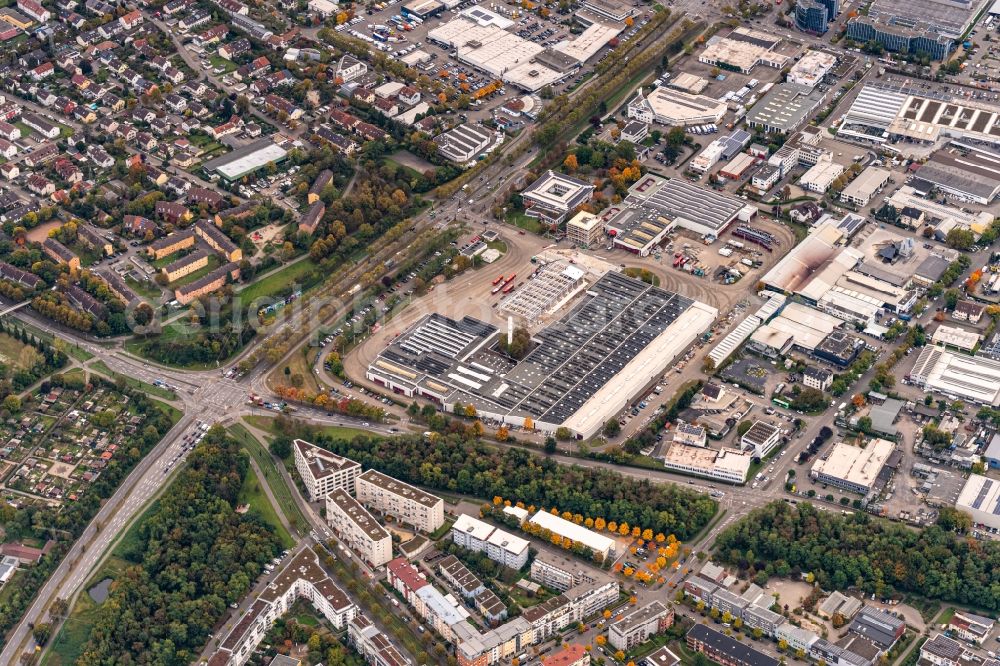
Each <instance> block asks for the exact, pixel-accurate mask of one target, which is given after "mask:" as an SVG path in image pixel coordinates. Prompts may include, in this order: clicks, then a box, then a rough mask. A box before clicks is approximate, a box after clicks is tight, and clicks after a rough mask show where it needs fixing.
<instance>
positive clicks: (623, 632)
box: [608, 600, 674, 651]
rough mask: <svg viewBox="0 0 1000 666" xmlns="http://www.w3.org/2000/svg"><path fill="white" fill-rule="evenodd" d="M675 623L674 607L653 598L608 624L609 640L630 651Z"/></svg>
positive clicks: (618, 647)
mask: <svg viewBox="0 0 1000 666" xmlns="http://www.w3.org/2000/svg"><path fill="white" fill-rule="evenodd" d="M673 623H674V610H673V608H667V607H666V606H665V605H663V603H662V602H661V601H658V600H653V601H651V602H649V603H648V604H646V605H645V606H643V607H642V608H639V609H636V610H633V611H632V612H631V613H627V614H625V615H623V616H622V617H621V618H619V619H617V620H615V621H614V622H612V623H611V624H610V625H608V642H609V643H610V644H611V646H612V647H613V648H615V649H616V650H624V651H628V650H631V649H632V648H634V647H636V646H637V645H640V644H642V643H645V642H646V641H648V640H649V639H650V637H651V636H653V635H655V634H659V633H661V632H664V631H666V630H667V629H669V628H670V625H672V624H673Z"/></svg>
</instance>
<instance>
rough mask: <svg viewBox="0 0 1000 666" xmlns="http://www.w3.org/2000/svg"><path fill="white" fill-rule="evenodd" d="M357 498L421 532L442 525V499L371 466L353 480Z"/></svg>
mask: <svg viewBox="0 0 1000 666" xmlns="http://www.w3.org/2000/svg"><path fill="white" fill-rule="evenodd" d="M355 488H356V495H357V498H358V501H359V502H361V503H362V504H365V505H366V506H370V507H372V508H374V509H375V510H376V511H379V512H381V513H384V514H387V515H390V516H392V517H393V518H396V519H397V520H400V521H402V522H404V523H406V524H408V525H411V526H413V527H414V528H416V529H417V530H420V531H422V532H433V531H434V530H436V529H437V528H439V527H441V526H442V525H444V501H443V500H442V499H441V498H440V497H436V496H434V495H431V494H430V493H426V492H424V491H423V490H420V489H419V488H414V487H413V486H411V485H410V484H408V483H403V482H402V481H397V480H396V479H394V478H392V477H391V476H386V475H385V474H382V473H381V472H377V471H375V470H373V469H370V470H368V471H367V472H364V473H363V474H361V475H359V476H358V477H357V479H355Z"/></svg>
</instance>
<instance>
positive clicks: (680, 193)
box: [622, 174, 757, 238]
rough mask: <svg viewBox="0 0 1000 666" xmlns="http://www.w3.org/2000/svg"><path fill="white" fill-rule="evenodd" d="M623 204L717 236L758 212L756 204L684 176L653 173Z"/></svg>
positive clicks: (677, 224)
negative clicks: (662, 176)
mask: <svg viewBox="0 0 1000 666" xmlns="http://www.w3.org/2000/svg"><path fill="white" fill-rule="evenodd" d="M622 205H623V206H626V207H636V208H641V209H643V210H645V211H647V212H649V213H652V214H654V215H657V216H660V217H664V218H667V219H669V220H673V221H674V224H675V225H676V226H679V227H683V228H685V229H687V230H688V231H691V232H693V233H696V234H700V235H703V236H712V237H714V238H718V237H719V236H720V235H721V234H722V232H724V231H725V230H726V229H727V228H728V227H729V225H730V224H732V223H733V222H735V221H736V220H740V221H742V222H749V221H750V220H751V219H753V217H754V215H756V214H757V208H756V207H755V206H753V205H752V204H747V203H746V202H745V201H742V200H741V199H738V198H736V197H734V196H731V195H728V194H725V193H723V192H717V191H716V190H712V189H705V188H703V187H699V186H697V185H695V184H693V183H691V182H689V181H688V180H686V179H684V178H671V179H669V180H664V179H662V178H659V177H658V176H654V175H651V174H647V175H645V176H643V177H642V178H641V179H639V180H638V181H637V182H636V183H635V184H633V185H632V187H631V188H629V195H628V197H627V198H626V199H625V201H623V202H622Z"/></svg>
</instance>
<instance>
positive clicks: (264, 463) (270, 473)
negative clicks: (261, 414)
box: [229, 417, 309, 533]
mask: <svg viewBox="0 0 1000 666" xmlns="http://www.w3.org/2000/svg"><path fill="white" fill-rule="evenodd" d="M251 418H253V417H251ZM229 433H230V434H231V435H232V436H233V437H235V438H236V439H237V440H238V441H239V442H240V443H241V444H242V445H243V448H244V449H245V450H246V451H247V453H249V454H250V455H251V456H252V457H253V459H254V460H255V461H256V462H257V466H258V467H259V468H260V470H261V472H263V474H264V480H265V481H267V485H268V486H269V487H270V488H271V493H273V494H274V499H275V500H276V501H277V502H278V507H279V508H280V509H281V511H282V513H284V514H285V518H287V519H288V522H289V524H290V525H291V526H292V527H293V528H297V529H299V530H301V531H302V532H303V533H304V532H305V531H306V530H307V528H308V525H309V521H307V520H306V517H305V516H304V515H303V514H302V510H301V509H299V505H298V504H296V503H295V498H294V497H293V496H292V489H291V488H289V487H288V484H287V483H285V479H284V478H283V477H282V476H281V473H280V472H279V471H278V467H277V466H276V465H275V462H274V458H272V457H271V454H270V452H269V451H267V450H266V449H265V448H264V445H263V444H261V443H260V442H259V441H258V440H257V438H256V437H254V436H253V435H252V434H250V431H249V430H247V429H246V428H245V427H244V426H243V425H242V424H239V423H237V424H236V425H233V426H231V427H230V428H229Z"/></svg>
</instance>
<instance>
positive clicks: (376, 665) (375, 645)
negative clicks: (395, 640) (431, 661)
mask: <svg viewBox="0 0 1000 666" xmlns="http://www.w3.org/2000/svg"><path fill="white" fill-rule="evenodd" d="M347 635H348V637H349V638H350V640H351V644H352V645H354V649H355V650H357V651H358V652H359V653H360V654H361V656H362V657H364V658H365V661H366V662H367V663H369V664H371V665H372V666H406V665H407V664H409V663H410V660H409V659H407V658H406V657H404V656H403V655H402V654H401V653H400V652H399V650H397V649H396V646H395V645H393V644H392V642H391V641H390V640H389V637H388V636H386V635H385V634H384V633H382V632H381V631H380V630H379V628H378V627H376V626H375V625H374V624H373V623H372V621H371V620H369V619H368V618H367V617H365V616H364V615H357V616H355V618H354V619H353V620H351V623H350V624H349V625H348V626H347Z"/></svg>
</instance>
